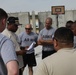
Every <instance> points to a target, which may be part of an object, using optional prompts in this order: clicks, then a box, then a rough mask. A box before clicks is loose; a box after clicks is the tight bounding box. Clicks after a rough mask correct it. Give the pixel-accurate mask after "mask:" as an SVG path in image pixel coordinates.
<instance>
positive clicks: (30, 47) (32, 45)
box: [27, 42, 36, 50]
mask: <svg viewBox="0 0 76 75" xmlns="http://www.w3.org/2000/svg"><path fill="white" fill-rule="evenodd" d="M35 44H36V42H33V43H32V44H31V45H30V46H29V48H28V49H27V50H31V49H32V48H34V46H35Z"/></svg>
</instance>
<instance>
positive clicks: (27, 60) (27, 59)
mask: <svg viewBox="0 0 76 75" xmlns="http://www.w3.org/2000/svg"><path fill="white" fill-rule="evenodd" d="M23 62H24V67H26V65H28V66H29V67H33V66H36V59H35V54H34V53H31V54H25V55H23Z"/></svg>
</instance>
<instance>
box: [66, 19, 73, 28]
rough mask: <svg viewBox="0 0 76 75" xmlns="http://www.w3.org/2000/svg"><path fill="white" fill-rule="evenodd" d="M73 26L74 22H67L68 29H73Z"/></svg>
mask: <svg viewBox="0 0 76 75" xmlns="http://www.w3.org/2000/svg"><path fill="white" fill-rule="evenodd" d="M72 24H73V21H71V20H69V21H67V22H66V27H67V28H69V29H71V26H72Z"/></svg>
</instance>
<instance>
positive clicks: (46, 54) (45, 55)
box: [42, 50, 56, 59]
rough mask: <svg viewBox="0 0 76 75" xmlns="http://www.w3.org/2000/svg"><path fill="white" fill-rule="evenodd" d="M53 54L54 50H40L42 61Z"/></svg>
mask: <svg viewBox="0 0 76 75" xmlns="http://www.w3.org/2000/svg"><path fill="white" fill-rule="evenodd" d="M55 52H56V51H55V50H52V51H43V50H42V59H44V58H45V57H47V56H49V55H51V54H53V53H55Z"/></svg>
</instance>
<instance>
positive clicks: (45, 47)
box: [38, 17, 56, 59]
mask: <svg viewBox="0 0 76 75" xmlns="http://www.w3.org/2000/svg"><path fill="white" fill-rule="evenodd" d="M54 32H55V29H54V28H53V27H52V18H50V17H48V18H46V20H45V28H43V29H42V30H41V31H40V33H39V36H38V45H42V59H44V58H45V57H47V56H49V55H51V54H53V53H55V52H56V51H55V50H54V46H53V36H54Z"/></svg>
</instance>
